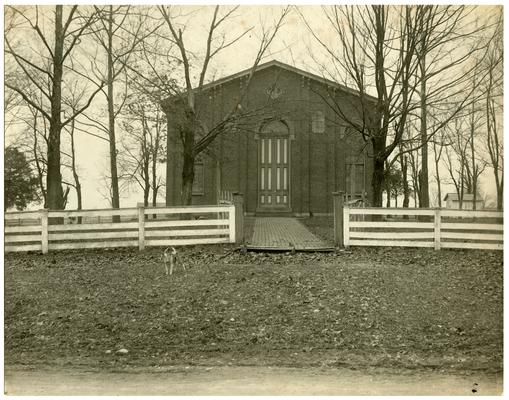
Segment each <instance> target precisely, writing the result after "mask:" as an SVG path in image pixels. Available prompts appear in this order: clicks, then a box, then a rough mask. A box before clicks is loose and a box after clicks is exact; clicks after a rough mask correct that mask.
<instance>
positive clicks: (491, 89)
mask: <svg viewBox="0 0 509 400" xmlns="http://www.w3.org/2000/svg"><path fill="white" fill-rule="evenodd" d="M502 20H503V14H502V10H501V9H500V8H499V9H498V15H497V20H496V27H495V31H494V35H493V41H492V42H491V43H490V48H489V52H488V54H487V57H485V58H484V59H483V60H482V66H481V68H484V69H486V70H487V71H488V78H487V79H486V82H485V96H486V99H485V110H484V112H485V117H486V137H485V140H484V142H485V147H486V150H487V152H488V155H489V164H490V167H491V168H492V169H493V176H494V179H495V187H496V192H497V209H498V210H502V208H503V194H504V145H503V135H502V132H501V125H502V123H501V118H502V109H503V106H502V102H503V99H502V97H503V86H504V85H503V27H502Z"/></svg>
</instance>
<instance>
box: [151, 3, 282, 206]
mask: <svg viewBox="0 0 509 400" xmlns="http://www.w3.org/2000/svg"><path fill="white" fill-rule="evenodd" d="M158 9H159V11H160V13H161V15H162V16H163V18H164V20H165V22H166V27H167V28H168V31H169V33H168V37H169V40H170V41H171V42H172V43H173V45H174V46H176V48H177V50H178V54H179V55H178V56H177V58H178V61H179V64H180V65H181V70H182V75H183V77H184V81H185V87H184V93H181V94H180V96H179V98H181V99H182V106H183V108H184V109H183V112H182V113H181V114H180V115H181V118H180V120H179V124H178V131H179V136H180V138H181V140H182V145H183V167H182V202H183V203H184V204H187V205H188V204H191V200H192V186H193V182H194V164H195V159H196V156H198V155H199V154H200V153H201V152H202V151H204V150H205V149H206V148H207V147H208V146H209V145H210V144H211V143H212V142H213V141H214V139H215V138H216V137H217V136H218V135H221V134H222V133H225V132H228V131H229V130H230V128H231V127H232V125H234V124H235V122H236V120H237V119H238V118H239V115H240V114H241V107H239V105H241V104H242V102H243V100H244V97H245V95H246V93H247V90H248V88H249V85H250V82H251V78H252V76H253V73H254V71H255V70H256V67H257V66H258V64H259V62H260V60H261V59H262V57H263V56H264V54H265V53H266V51H267V49H268V47H269V45H270V44H271V43H272V41H273V39H274V37H275V36H276V34H277V32H278V30H279V29H280V27H281V26H282V24H283V21H284V19H285V17H286V15H287V14H288V13H289V8H288V7H285V8H284V9H283V11H282V12H281V15H280V16H279V17H278V18H277V20H276V21H275V22H274V25H273V26H272V27H270V28H265V27H263V28H262V34H261V38H260V44H259V46H258V50H257V53H256V56H255V59H254V62H253V65H252V68H251V72H250V74H249V76H248V78H247V82H246V84H245V85H244V89H243V91H242V93H240V95H239V97H238V99H236V101H235V104H234V106H233V107H232V108H231V110H230V111H229V112H227V113H226V115H225V116H224V117H223V119H222V120H221V121H220V122H219V123H218V124H216V125H214V126H212V127H205V124H203V121H201V120H200V115H201V110H199V105H198V103H197V101H196V99H197V98H200V97H201V96H202V93H203V86H204V84H205V83H206V79H207V74H208V72H209V66H210V64H211V61H212V60H213V59H214V58H215V57H216V56H217V55H218V54H219V53H220V52H221V51H223V50H225V49H226V48H228V47H230V46H233V45H234V44H235V43H237V42H238V41H239V40H240V39H241V38H243V37H244V36H246V35H247V34H248V33H249V32H250V31H251V30H252V28H246V29H245V30H243V31H242V32H241V33H239V34H238V35H236V36H233V37H231V38H228V36H229V35H228V34H227V33H226V32H224V31H221V30H222V28H223V26H224V25H225V23H226V22H227V21H228V20H229V19H231V18H232V17H233V15H234V13H235V12H236V10H237V9H238V6H237V7H232V8H229V9H226V10H225V11H224V12H222V9H221V7H219V6H216V7H215V8H214V11H213V15H212V18H211V21H210V25H209V27H208V31H207V34H206V38H205V53H204V55H203V58H202V59H201V60H200V61H196V63H198V65H195V63H194V61H193V60H194V59H195V58H194V57H193V55H192V53H191V51H190V49H189V48H188V47H187V43H186V38H185V36H184V28H185V26H182V25H179V24H178V23H177V22H176V17H177V14H178V11H176V10H175V8H174V7H170V6H160V7H158ZM194 72H197V75H198V82H197V83H196V84H194V82H193V81H194V80H193V73H194Z"/></svg>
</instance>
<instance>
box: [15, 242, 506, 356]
mask: <svg viewBox="0 0 509 400" xmlns="http://www.w3.org/2000/svg"><path fill="white" fill-rule="evenodd" d="M232 250H233V249H232V248H228V247H220V246H217V247H213V246H211V247H207V248H186V249H182V250H181V252H182V255H183V257H185V260H186V265H187V266H188V269H187V271H185V272H182V271H179V272H177V273H176V274H174V275H172V276H171V277H166V276H164V266H163V265H162V264H161V261H160V257H159V255H160V254H159V253H160V252H161V250H160V249H149V250H147V251H144V252H138V251H136V250H133V249H118V251H98V250H94V251H69V252H55V253H54V254H52V255H51V257H42V256H39V255H35V254H25V255H21V254H18V255H8V256H7V257H6V260H5V266H6V268H5V336H6V339H5V352H6V359H7V360H8V361H7V362H20V361H21V360H23V361H24V362H29V363H30V362H37V361H44V362H51V361H52V360H53V359H55V358H58V357H64V358H65V357H67V356H69V355H70V354H74V353H75V350H76V347H79V349H80V352H79V355H78V357H80V359H81V362H90V363H92V364H94V363H96V364H97V363H98V364H104V365H110V363H112V362H114V359H120V358H122V359H123V361H122V362H125V363H133V364H135V365H146V363H148V362H150V363H153V362H160V363H170V362H176V361H178V360H186V361H192V360H194V361H196V362H198V360H203V359H207V358H209V357H216V358H219V360H221V359H222V358H223V361H224V362H226V360H227V359H226V357H227V356H229V354H231V353H235V354H237V355H239V354H240V355H242V357H236V359H239V358H241V359H242V358H243V357H244V358H248V357H253V359H256V360H258V361H256V362H260V363H263V362H267V360H268V359H269V358H270V357H277V359H276V360H279V361H277V362H284V360H285V357H288V358H291V359H292V361H291V363H292V365H295V364H298V363H309V362H311V361H312V360H313V357H316V358H319V357H320V352H321V351H341V352H348V354H349V357H350V356H352V357H353V355H356V356H355V357H357V356H363V357H364V358H365V359H366V360H374V359H375V358H376V357H378V352H381V353H383V354H384V357H385V358H383V360H387V359H390V360H392V361H390V362H396V361H394V360H402V359H404V360H410V359H412V360H414V359H416V360H417V362H420V361H419V360H420V359H422V357H428V355H429V357H431V356H434V355H440V357H441V356H442V354H444V352H445V353H447V352H454V354H455V355H457V356H458V357H463V358H465V357H467V358H468V357H469V359H475V358H476V357H477V356H480V355H483V357H484V356H486V354H488V357H491V360H492V362H498V360H499V359H501V354H502V328H503V324H502V293H503V292H502V288H503V280H502V271H503V268H502V263H503V261H502V254H500V253H497V252H476V251H468V252H465V251H440V252H434V251H433V250H430V251H428V250H427V249H424V250H423V249H420V250H417V249H383V248H381V249H377V248H373V249H353V250H352V251H351V252H343V253H341V254H333V253H321V254H313V253H296V254H293V255H292V254H290V253H250V252H248V253H242V252H240V251H232ZM459 260H466V261H461V262H459ZM53 261H55V262H54V263H53ZM35 264H37V265H38V267H37V268H34V265H35ZM48 265H51V268H46V267H47V266H48ZM75 340H77V341H78V342H75ZM37 343H39V344H40V343H44V345H43V346H41V345H37ZM76 343H78V345H77V344H76ZM120 344H122V347H120ZM122 349H124V350H126V351H127V353H122V352H120V353H118V351H119V350H122ZM402 349H404V351H403V350H402ZM108 351H109V353H108ZM405 352H407V353H405ZM303 353H305V354H303ZM456 353H457V354H456ZM270 354H272V355H270ZM296 354H297V355H296ZM385 354H387V355H389V356H390V357H389V356H386V355H385ZM115 355H118V357H116V356H115ZM122 355H124V356H125V355H128V357H121V356H122ZM107 356H109V357H107ZM355 357H354V358H355ZM458 357H455V358H454V359H455V360H457V359H458ZM355 359H357V358H355ZM148 360H150V361H148ZM154 360H156V361H154ZM165 360H166V361H165ZM228 360H230V359H229V358H228ZM200 362H203V361H200ZM338 362H339V361H338ZM373 362H374V361H373ZM384 362H388V361H384ZM398 362H400V361H398ZM423 362H424V361H423ZM455 362H456V361H455ZM462 364H464V363H462Z"/></svg>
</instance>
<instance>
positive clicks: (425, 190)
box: [419, 33, 429, 208]
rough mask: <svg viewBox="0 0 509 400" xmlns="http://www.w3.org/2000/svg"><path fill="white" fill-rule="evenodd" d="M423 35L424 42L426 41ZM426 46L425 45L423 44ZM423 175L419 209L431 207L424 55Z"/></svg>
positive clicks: (422, 60) (422, 85)
mask: <svg viewBox="0 0 509 400" xmlns="http://www.w3.org/2000/svg"><path fill="white" fill-rule="evenodd" d="M424 36H425V35H424V33H423V41H424ZM423 46H424V44H423ZM420 70H421V93H420V94H421V127H420V136H421V173H420V174H419V207H421V208H428V207H429V187H428V175H429V173H428V121H427V118H428V110H427V99H426V56H425V54H424V53H423V54H422V58H421V62H420Z"/></svg>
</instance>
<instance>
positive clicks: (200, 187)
mask: <svg viewBox="0 0 509 400" xmlns="http://www.w3.org/2000/svg"><path fill="white" fill-rule="evenodd" d="M204 173H205V171H204V168H203V160H199V159H197V160H196V161H195V162H194V181H193V195H203V194H205V186H204V181H205V177H204Z"/></svg>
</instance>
